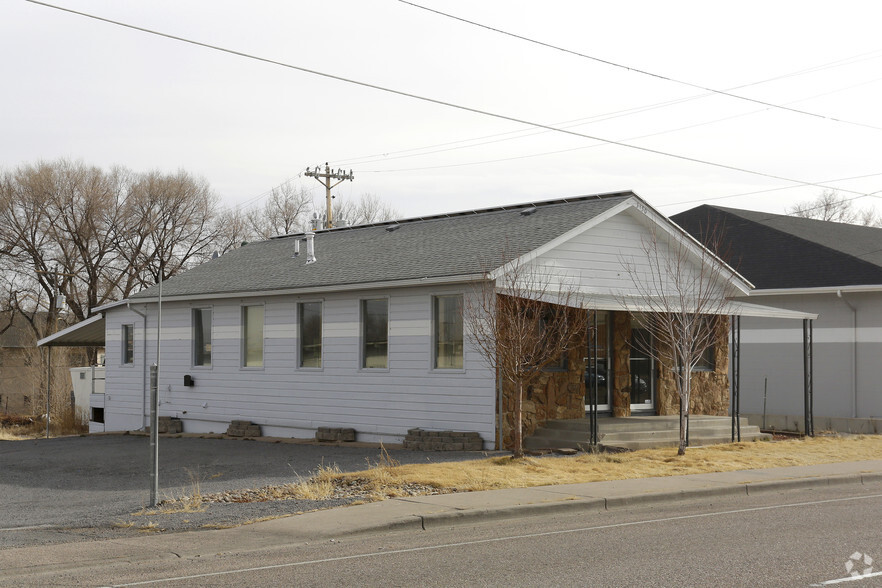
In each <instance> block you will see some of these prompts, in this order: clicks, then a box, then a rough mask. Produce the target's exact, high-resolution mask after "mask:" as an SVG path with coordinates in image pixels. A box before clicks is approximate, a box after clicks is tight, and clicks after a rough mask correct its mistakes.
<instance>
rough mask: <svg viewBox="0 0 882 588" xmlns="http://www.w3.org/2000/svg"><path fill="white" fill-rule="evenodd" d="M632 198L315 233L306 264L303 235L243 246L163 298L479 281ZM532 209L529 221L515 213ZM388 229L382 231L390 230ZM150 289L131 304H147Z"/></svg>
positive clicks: (184, 277) (171, 283) (175, 282)
mask: <svg viewBox="0 0 882 588" xmlns="http://www.w3.org/2000/svg"><path fill="white" fill-rule="evenodd" d="M631 197H634V194H633V193H632V192H617V193H612V194H599V195H594V196H582V197H578V198H568V199H563V200H552V201H546V202H536V203H528V204H522V205H517V206H510V207H508V206H507V207H504V208H492V209H486V210H475V211H470V212H463V213H455V214H450V215H438V216H433V217H427V218H420V219H409V220H401V221H393V222H386V223H377V224H373V225H363V226H356V227H347V228H341V229H333V230H329V231H318V232H317V233H316V236H315V252H316V258H317V260H318V261H317V262H316V263H313V264H310V265H307V264H306V248H305V244H302V245H301V248H300V252H301V253H300V256H299V257H297V258H293V257H292V256H293V253H294V241H295V239H302V238H303V235H291V236H286V237H278V238H274V239H270V240H268V241H261V242H257V243H249V244H248V245H246V246H244V247H241V248H239V249H236V250H234V251H230V252H228V253H226V254H224V255H222V256H221V257H219V258H217V259H213V260H211V261H209V262H206V263H204V264H202V265H200V266H197V267H195V268H193V269H191V270H189V271H187V272H185V273H183V274H180V275H178V276H175V277H173V278H170V279H169V280H167V281H166V282H165V283H164V284H163V296H198V295H202V294H226V293H240V292H241V293H248V292H255V293H258V292H262V291H274V290H288V289H300V288H321V287H329V288H330V287H335V286H342V285H355V284H369V283H375V282H386V281H397V280H410V279H421V278H446V277H450V278H453V277H456V276H465V275H473V274H479V273H481V272H482V271H484V270H485V269H493V268H495V267H497V266H498V265H500V259H501V257H502V253H503V252H505V253H506V255H509V256H510V255H521V254H524V253H526V252H528V251H532V250H534V249H536V248H538V247H539V246H541V245H543V244H544V243H547V242H549V241H551V240H553V239H554V238H556V237H558V236H560V235H562V234H564V233H566V232H567V231H569V230H571V229H573V228H575V227H577V226H579V225H580V224H582V223H584V222H586V221H589V220H591V219H592V218H594V217H596V216H597V215H599V214H601V213H603V212H605V211H607V210H609V209H610V208H612V207H614V206H616V205H618V204H620V203H622V202H624V201H625V200H627V199H628V198H631ZM532 208H535V209H536V211H535V212H534V213H532V214H526V215H525V214H522V213H523V212H525V211H527V210H530V209H532ZM396 225H397V227H398V228H396V229H395V230H391V231H390V230H388V229H390V228H392V227H393V226H396ZM156 295H157V287H156V286H153V287H151V288H148V289H146V290H143V291H141V292H139V293H138V294H135V295H134V296H132V299H138V298H146V297H154V296H156Z"/></svg>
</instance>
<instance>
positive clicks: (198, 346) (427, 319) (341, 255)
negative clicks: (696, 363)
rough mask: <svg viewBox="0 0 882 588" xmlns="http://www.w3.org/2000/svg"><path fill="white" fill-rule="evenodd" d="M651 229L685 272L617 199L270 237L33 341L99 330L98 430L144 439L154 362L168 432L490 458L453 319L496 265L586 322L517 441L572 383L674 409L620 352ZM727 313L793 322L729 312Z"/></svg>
mask: <svg viewBox="0 0 882 588" xmlns="http://www.w3.org/2000/svg"><path fill="white" fill-rule="evenodd" d="M656 233H657V234H661V235H663V236H664V238H665V239H673V240H678V241H683V242H686V243H687V245H688V247H689V248H690V249H689V251H690V252H691V253H690V255H692V259H691V263H693V264H696V263H700V262H699V261H697V260H700V259H701V258H702V256H701V255H700V253H701V252H702V250H703V249H702V247H701V246H700V245H699V244H698V242H697V241H695V240H694V239H692V238H691V237H689V236H688V235H686V234H685V233H683V232H682V231H681V230H680V229H679V228H678V227H676V226H675V225H674V224H673V223H671V222H670V221H669V220H667V219H666V218H665V217H663V216H662V215H660V214H659V213H657V212H656V211H655V210H654V209H652V207H650V206H649V205H648V204H647V203H646V202H644V201H643V200H642V199H640V198H639V197H638V196H636V195H635V194H633V193H631V192H618V193H609V194H599V195H593V196H584V197H578V198H568V199H561V200H551V201H544V202H533V203H527V204H522V205H517V206H506V207H497V208H490V209H484V210H474V211H467V212H460V213H453V214H442V215H436V216H430V217H424V218H416V219H409V220H400V221H394V222H383V223H375V224H369V225H362V226H353V227H344V228H336V229H332V230H325V231H318V232H315V233H308V234H305V235H303V234H301V235H288V236H282V237H278V238H274V239H270V240H267V241H263V242H258V243H250V244H247V245H245V246H243V247H241V248H239V249H237V250H234V251H231V252H228V253H226V254H224V255H223V256H221V257H219V258H217V259H213V260H211V261H209V262H206V263H204V264H203V265H201V266H198V267H196V268H193V269H191V270H189V271H187V272H186V273H183V274H181V275H178V276H175V277H173V278H171V279H169V280H167V281H166V282H164V283H163V284H161V286H159V285H157V286H153V287H151V288H148V289H146V290H144V291H142V292H140V293H138V294H135V295H134V296H132V297H131V298H130V299H128V300H124V301H121V302H117V303H113V304H109V305H106V306H104V307H101V308H99V309H95V311H96V312H97V313H99V314H96V315H95V316H93V317H92V318H90V319H89V320H87V321H84V322H83V323H81V325H82V327H81V328H82V329H83V332H87V335H86V336H84V337H82V338H81V337H80V335H79V334H78V333H80V330H79V328H80V325H77V326H75V327H72V328H71V329H68V330H66V331H64V332H62V333H59V334H58V335H56V336H53V337H52V338H47V339H44V340H43V341H41V344H47V345H74V344H81V343H82V342H81V341H80V339H88V340H91V337H93V335H94V334H95V333H96V332H98V331H99V330H101V329H102V328H103V333H104V337H105V339H106V353H107V355H106V357H107V360H106V394H105V395H104V396H103V398H101V401H102V403H103V406H102V409H103V410H102V413H103V419H104V422H103V423H102V424H100V425H101V427H102V428H103V429H104V430H107V431H119V430H134V429H142V428H143V427H145V426H146V424H147V412H148V411H147V410H146V406H147V403H148V387H149V377H150V375H149V366H150V364H152V363H153V362H155V361H156V359H157V355H159V357H160V366H159V383H158V391H159V403H160V404H159V413H160V414H161V415H164V416H170V417H175V418H179V419H181V421H182V423H183V428H184V431H185V432H215V433H219V432H223V431H224V430H226V429H227V427H228V425H229V424H230V422H231V421H233V420H247V421H250V422H252V423H255V424H257V425H259V426H260V427H261V430H262V433H263V434H264V435H267V436H281V437H312V436H313V435H315V433H316V430H317V429H318V428H319V427H347V428H354V429H355V430H356V431H357V434H358V439H359V440H363V441H386V442H399V441H401V440H402V439H403V437H404V436H405V435H406V433H407V431H408V430H410V429H414V428H421V429H424V430H430V431H432V430H434V431H446V430H452V431H459V432H477V433H478V434H479V435H480V436H481V438H482V439H483V444H484V446H485V447H487V448H492V447H494V446H508V445H509V444H510V432H511V427H512V423H513V421H512V414H511V410H510V408H509V407H510V404H511V403H510V396H511V390H508V389H507V388H506V387H505V386H502V385H501V383H500V382H498V381H497V378H496V374H495V370H494V369H493V368H492V367H489V366H488V365H486V363H485V362H484V361H483V360H482V357H481V356H480V354H479V353H478V352H477V351H476V349H475V348H474V346H473V345H472V344H471V343H470V341H469V336H468V335H469V334H468V333H467V332H465V329H464V325H463V312H464V309H466V308H469V307H470V302H471V300H472V299H473V298H474V296H475V288H476V286H477V285H480V284H481V283H482V282H483V281H485V280H487V279H488V276H490V277H492V275H493V272H499V271H504V268H505V262H506V261H508V260H509V259H510V258H517V259H519V260H521V261H523V262H524V263H531V264H536V265H537V266H541V267H543V268H546V269H548V270H549V271H551V272H554V273H555V275H557V276H558V278H559V279H560V280H564V279H566V280H568V281H572V282H573V283H574V284H575V287H576V288H577V289H578V292H579V294H580V299H581V300H582V301H583V303H582V305H583V306H584V308H585V309H589V308H590V312H591V313H592V316H591V323H592V325H595V328H594V329H593V331H592V336H591V337H589V336H588V334H587V333H586V337H585V345H584V347H582V348H580V349H572V350H570V352H569V353H568V357H566V358H563V361H562V362H561V364H560V365H559V366H556V368H555V369H550V370H548V371H547V372H546V373H544V374H543V378H542V379H541V381H540V382H539V383H537V384H536V385H534V386H533V387H532V389H531V390H529V391H528V398H527V399H526V401H525V405H524V413H525V416H524V421H525V429H526V431H525V432H526V433H527V434H529V433H530V431H532V430H533V429H534V428H535V427H536V426H538V425H539V424H541V423H542V422H544V421H546V420H548V419H560V418H569V419H575V418H583V417H584V416H585V381H586V370H588V371H590V372H591V374H589V376H590V379H591V380H592V381H595V382H601V385H600V389H599V390H598V393H599V397H598V402H597V404H598V409H599V410H600V411H605V412H608V413H610V414H612V415H615V416H627V415H630V414H636V413H639V414H651V415H654V414H674V413H676V411H677V410H678V406H677V403H676V402H675V401H674V399H673V398H674V396H673V394H674V392H673V389H672V383H671V378H664V377H662V378H660V377H659V374H662V373H663V370H662V369H661V366H657V365H655V363H654V362H653V360H652V358H650V357H648V356H646V355H645V354H643V355H641V354H639V353H637V352H635V351H633V350H632V348H631V345H630V342H631V340H632V337H633V336H634V333H633V331H634V330H639V328H640V324H639V321H636V322H635V319H632V316H631V313H630V312H629V311H631V310H633V309H634V307H632V306H626V305H624V304H623V300H624V299H628V298H632V299H635V293H634V284H633V283H632V282H629V280H628V277H627V276H626V273H625V272H624V271H623V269H622V260H623V259H625V258H629V259H639V258H641V256H642V255H643V250H642V248H641V242H642V241H643V240H644V239H645V238H646V237H647V235H650V234H656ZM507 255H508V256H509V257H507ZM723 268H724V264H721V263H719V262H717V261H715V262H713V263H712V267H711V269H712V270H713V272H711V273H712V274H713V276H714V278H713V279H719V280H729V281H730V282H731V286H732V288H734V289H736V290H737V291H738V292H740V293H743V294H745V295H746V294H747V292H748V291H749V289H750V285H749V283H747V282H746V281H745V280H743V279H742V278H741V277H740V276H738V275H737V274H733V273H731V272H725V271H719V270H721V269H723ZM160 299H161V305H160V304H158V302H159V301H160ZM160 309H161V312H160ZM585 311H586V312H587V311H588V310H585ZM160 314H161V329H160V336H159V341H158V342H157V322H158V318H159V315H160ZM727 314H753V315H758V316H784V317H797V316H798V317H802V316H803V314H801V313H794V312H790V311H780V310H777V309H771V308H764V307H759V306H756V305H751V304H744V303H739V304H738V305H733V306H731V308H729V309H728V311H727ZM102 325H103V327H102ZM632 325H633V329H632ZM721 334H722V336H721V338H720V342H719V345H718V346H717V348H716V350H715V356H714V357H712V358H711V359H710V361H709V362H708V364H707V365H706V366H705V368H704V372H703V373H701V374H698V375H697V376H696V377H697V378H699V379H700V380H701V382H700V385H699V386H697V389H698V392H696V393H695V395H694V396H693V413H695V414H713V415H725V414H727V412H728V406H729V392H728V386H729V383H728V376H727V370H728V349H727V340H726V336H725V334H726V331H725V327H724V328H723V330H722V333H721Z"/></svg>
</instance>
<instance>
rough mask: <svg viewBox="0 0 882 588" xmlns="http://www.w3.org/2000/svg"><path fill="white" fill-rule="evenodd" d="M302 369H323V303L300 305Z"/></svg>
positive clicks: (304, 303) (303, 303)
mask: <svg viewBox="0 0 882 588" xmlns="http://www.w3.org/2000/svg"><path fill="white" fill-rule="evenodd" d="M300 367H305V368H320V367H322V303H321V302H302V303H300Z"/></svg>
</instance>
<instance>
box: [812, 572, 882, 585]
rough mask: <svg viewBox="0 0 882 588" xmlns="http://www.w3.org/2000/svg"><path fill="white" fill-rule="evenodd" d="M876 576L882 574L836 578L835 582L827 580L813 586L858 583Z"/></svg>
mask: <svg viewBox="0 0 882 588" xmlns="http://www.w3.org/2000/svg"><path fill="white" fill-rule="evenodd" d="M876 576H882V572H873V573H872V574H864V575H862V576H846V577H844V578H836V579H835V580H827V581H826V582H821V583H820V584H812V586H830V585H831V584H842V583H844V582H857V581H859V580H865V579H867V578H874V577H876Z"/></svg>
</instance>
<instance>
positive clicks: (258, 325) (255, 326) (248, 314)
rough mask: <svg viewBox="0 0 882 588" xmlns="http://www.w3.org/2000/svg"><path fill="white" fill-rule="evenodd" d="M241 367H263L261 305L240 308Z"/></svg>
mask: <svg viewBox="0 0 882 588" xmlns="http://www.w3.org/2000/svg"><path fill="white" fill-rule="evenodd" d="M242 365H243V366H244V367H263V305H253V306H243V307H242Z"/></svg>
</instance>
